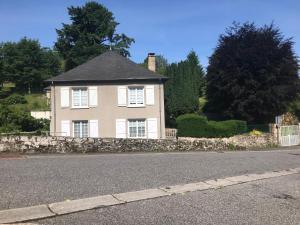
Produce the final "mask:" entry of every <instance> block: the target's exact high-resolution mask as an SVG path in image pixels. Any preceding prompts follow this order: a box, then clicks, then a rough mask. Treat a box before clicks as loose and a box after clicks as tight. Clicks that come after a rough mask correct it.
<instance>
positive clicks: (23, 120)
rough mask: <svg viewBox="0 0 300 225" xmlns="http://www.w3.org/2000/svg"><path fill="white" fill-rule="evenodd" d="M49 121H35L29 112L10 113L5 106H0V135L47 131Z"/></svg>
mask: <svg viewBox="0 0 300 225" xmlns="http://www.w3.org/2000/svg"><path fill="white" fill-rule="evenodd" d="M49 124H50V122H49V120H45V119H35V118H33V117H32V116H31V115H30V114H29V112H22V111H12V110H10V109H9V108H8V107H7V106H4V105H1V106H0V133H6V132H15V131H17V132H18V131H26V132H29V131H37V130H42V131H46V130H49Z"/></svg>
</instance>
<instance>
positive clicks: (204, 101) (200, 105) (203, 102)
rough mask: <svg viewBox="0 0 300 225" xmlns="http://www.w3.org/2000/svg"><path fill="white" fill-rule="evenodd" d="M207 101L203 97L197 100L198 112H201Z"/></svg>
mask: <svg viewBox="0 0 300 225" xmlns="http://www.w3.org/2000/svg"><path fill="white" fill-rule="evenodd" d="M206 102H207V100H206V98H205V97H201V98H199V110H200V112H203V107H204V106H205V104H206Z"/></svg>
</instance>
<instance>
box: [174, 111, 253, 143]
mask: <svg viewBox="0 0 300 225" xmlns="http://www.w3.org/2000/svg"><path fill="white" fill-rule="evenodd" d="M176 123H177V129H178V136H181V137H207V138H214V137H230V136H234V135H237V134H242V133H245V132H247V124H246V122H245V121H241V120H226V121H220V122H216V121H208V120H207V118H206V117H204V116H199V115H197V114H185V115H182V116H179V117H178V118H177V119H176Z"/></svg>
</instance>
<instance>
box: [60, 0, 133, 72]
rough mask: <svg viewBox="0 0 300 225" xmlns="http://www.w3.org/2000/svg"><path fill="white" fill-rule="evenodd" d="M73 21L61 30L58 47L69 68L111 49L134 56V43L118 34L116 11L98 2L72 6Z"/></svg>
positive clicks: (69, 10)
mask: <svg viewBox="0 0 300 225" xmlns="http://www.w3.org/2000/svg"><path fill="white" fill-rule="evenodd" d="M68 13H69V15H70V19H71V24H63V28H62V29H60V30H59V29H57V30H56V32H57V34H58V39H57V42H56V43H55V47H56V49H57V50H58V51H59V53H60V55H61V56H62V57H63V59H64V60H65V70H66V71H67V70H69V69H72V68H74V67H75V66H78V65H80V64H82V63H84V62H86V61H87V60H89V59H91V58H93V57H95V56H97V55H99V54H101V53H103V52H105V51H107V50H109V49H113V50H116V51H119V52H120V54H122V55H123V56H130V54H129V51H128V48H129V47H130V45H131V44H132V43H133V42H134V40H133V39H132V38H129V37H127V36H126V35H125V34H118V33H117V32H116V28H117V26H118V24H119V23H117V22H116V21H115V18H114V16H113V13H112V12H110V11H109V10H108V9H107V8H106V7H104V6H103V5H101V4H99V3H97V2H94V1H92V2H87V3H86V4H85V5H84V6H83V7H73V6H72V7H69V8H68Z"/></svg>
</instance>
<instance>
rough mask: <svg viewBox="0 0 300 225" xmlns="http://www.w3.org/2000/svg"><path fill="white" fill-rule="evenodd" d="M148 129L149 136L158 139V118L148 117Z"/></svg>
mask: <svg viewBox="0 0 300 225" xmlns="http://www.w3.org/2000/svg"><path fill="white" fill-rule="evenodd" d="M147 131H148V138H150V139H157V137H158V135H157V119H156V118H149V119H147Z"/></svg>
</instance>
